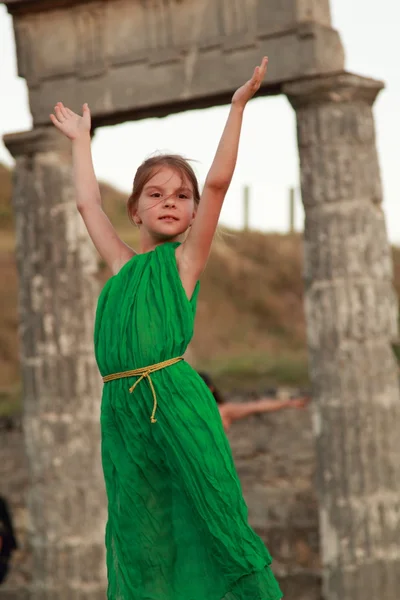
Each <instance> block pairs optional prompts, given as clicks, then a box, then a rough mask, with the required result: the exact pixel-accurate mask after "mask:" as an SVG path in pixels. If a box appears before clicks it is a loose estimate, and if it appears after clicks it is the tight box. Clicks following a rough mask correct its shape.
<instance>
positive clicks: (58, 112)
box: [54, 104, 65, 123]
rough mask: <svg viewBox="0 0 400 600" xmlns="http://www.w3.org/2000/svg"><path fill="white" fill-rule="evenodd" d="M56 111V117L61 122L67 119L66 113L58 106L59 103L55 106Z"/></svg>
mask: <svg viewBox="0 0 400 600" xmlns="http://www.w3.org/2000/svg"><path fill="white" fill-rule="evenodd" d="M54 112H55V113H56V117H57V119H58V120H59V122H60V123H63V122H64V121H65V118H64V115H63V114H62V112H61V109H60V107H59V106H58V104H57V105H56V106H55V107H54Z"/></svg>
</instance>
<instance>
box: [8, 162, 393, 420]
mask: <svg viewBox="0 0 400 600" xmlns="http://www.w3.org/2000/svg"><path fill="white" fill-rule="evenodd" d="M101 188H102V197H103V201H104V205H105V209H106V212H107V214H108V215H109V216H110V219H111V220H112V222H113V224H114V225H115V227H116V228H117V230H118V231H119V234H120V235H121V237H122V238H123V239H124V240H125V241H126V242H127V243H129V244H130V245H132V246H135V245H136V242H137V231H136V230H135V228H134V227H133V226H132V225H131V224H130V223H129V220H128V218H127V216H126V208H125V203H126V195H125V194H122V193H121V192H118V191H117V190H115V189H114V188H112V187H111V186H109V185H106V184H101ZM394 258H395V275H396V287H397V290H398V292H399V293H400V250H399V249H394ZM99 264H100V267H101V279H102V281H103V282H104V281H106V280H107V278H108V277H109V275H110V273H109V272H108V271H107V269H106V268H105V267H104V265H101V263H99ZM301 273H302V240H301V236H300V235H278V234H268V235H265V234H262V233H259V232H222V233H221V235H219V236H217V240H216V241H215V243H214V247H213V251H212V254H211V257H210V260H209V263H208V266H207V269H206V272H205V274H204V275H203V277H202V281H201V292H200V296H199V301H198V312H197V319H196V326H195V335H194V339H193V342H192V344H191V346H190V349H189V350H190V357H189V359H190V361H191V362H192V364H193V365H194V366H195V367H196V368H198V369H206V370H209V371H211V372H212V373H213V374H214V376H215V377H216V379H217V381H218V382H219V383H220V384H221V385H223V386H224V388H225V389H227V390H229V389H232V388H236V387H246V388H247V389H249V388H253V389H257V388H258V389H260V388H262V387H266V386H272V385H282V384H283V385H294V386H306V385H307V383H308V374H307V356H306V347H305V346H306V344H305V322H304V314H303V285H302V276H301ZM0 274H1V280H2V281H3V282H4V283H5V285H3V286H2V287H1V289H0V302H1V306H2V307H3V309H2V311H1V313H0V414H1V413H4V412H7V411H9V410H14V409H15V407H17V406H18V404H19V398H20V375H19V364H18V336H17V327H18V317H17V308H16V306H17V285H18V282H17V275H16V269H15V260H14V225H13V217H12V210H11V172H10V171H9V170H8V169H7V168H5V167H4V166H2V165H0Z"/></svg>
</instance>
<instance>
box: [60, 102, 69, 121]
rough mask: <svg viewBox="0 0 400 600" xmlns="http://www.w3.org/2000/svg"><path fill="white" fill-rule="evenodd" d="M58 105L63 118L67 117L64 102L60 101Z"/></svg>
mask: <svg viewBox="0 0 400 600" xmlns="http://www.w3.org/2000/svg"><path fill="white" fill-rule="evenodd" d="M58 106H59V108H60V111H61V114H62V116H63V117H64V118H65V119H68V116H69V115H68V112H67V109H66V108H65V106H64V104H63V103H62V102H59V103H58Z"/></svg>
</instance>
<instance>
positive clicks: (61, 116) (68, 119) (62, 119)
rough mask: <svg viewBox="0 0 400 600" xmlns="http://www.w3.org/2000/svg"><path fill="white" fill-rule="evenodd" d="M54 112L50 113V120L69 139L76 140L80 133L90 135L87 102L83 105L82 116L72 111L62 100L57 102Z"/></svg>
mask: <svg viewBox="0 0 400 600" xmlns="http://www.w3.org/2000/svg"><path fill="white" fill-rule="evenodd" d="M54 112H55V115H54V114H51V115H50V119H51V122H52V123H53V125H55V126H56V127H57V129H59V130H60V131H61V132H62V133H63V134H64V135H66V136H67V138H69V139H70V140H76V139H77V138H79V137H81V136H82V135H87V134H89V135H90V127H91V118H90V110H89V107H88V105H87V104H84V105H83V108H82V116H80V115H77V114H76V113H74V112H73V111H72V110H70V109H69V108H67V107H66V106H64V104H63V103H62V102H57V104H56V106H55V107H54Z"/></svg>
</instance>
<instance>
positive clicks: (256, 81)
mask: <svg viewBox="0 0 400 600" xmlns="http://www.w3.org/2000/svg"><path fill="white" fill-rule="evenodd" d="M267 65H268V58H267V57H266V56H264V58H263V59H262V62H261V65H260V66H259V67H256V68H255V69H254V73H253V77H252V78H251V79H249V81H247V82H246V83H245V84H244V85H242V87H240V88H239V89H238V90H236V92H235V93H234V94H233V98H232V104H236V105H238V106H241V107H243V108H244V107H245V106H246V104H247V102H248V101H249V100H250V99H251V98H252V97H253V96H254V94H255V93H256V92H257V91H258V90H259V89H260V85H261V82H262V80H263V79H264V77H265V74H266V72H267Z"/></svg>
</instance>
